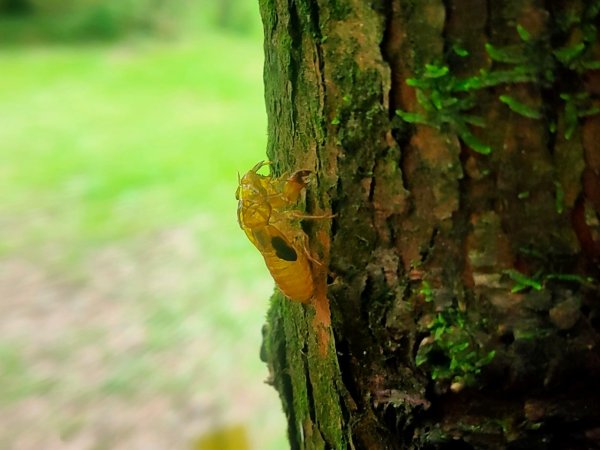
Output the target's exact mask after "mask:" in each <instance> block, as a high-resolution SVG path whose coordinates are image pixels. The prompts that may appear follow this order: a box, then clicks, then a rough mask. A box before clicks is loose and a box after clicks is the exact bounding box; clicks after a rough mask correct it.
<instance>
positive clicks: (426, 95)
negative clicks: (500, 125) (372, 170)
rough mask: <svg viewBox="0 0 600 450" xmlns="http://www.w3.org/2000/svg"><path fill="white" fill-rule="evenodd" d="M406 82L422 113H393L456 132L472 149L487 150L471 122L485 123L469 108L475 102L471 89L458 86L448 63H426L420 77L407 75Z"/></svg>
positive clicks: (481, 124) (405, 119) (480, 124)
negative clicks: (475, 133)
mask: <svg viewBox="0 0 600 450" xmlns="http://www.w3.org/2000/svg"><path fill="white" fill-rule="evenodd" d="M406 84H408V85H409V86H412V87H414V88H415V89H416V96H417V101H418V102H419V104H420V105H421V106H422V109H423V112H422V113H415V112H408V111H402V110H397V111H396V115H397V116H398V117H400V118H401V119H402V120H404V121H405V122H408V123H416V124H422V125H427V126H431V127H434V128H437V129H439V130H447V131H451V132H454V133H456V134H457V135H458V136H459V138H460V139H461V140H462V141H463V142H464V143H465V144H466V145H468V146H469V147H471V148H472V149H473V150H475V151H476V152H479V153H483V154H489V153H490V152H491V148H490V147H489V146H488V145H486V144H484V143H483V142H481V141H479V139H477V138H476V137H475V135H474V134H473V133H472V132H471V130H470V126H477V127H482V126H484V122H483V119H482V118H481V117H478V116H474V115H472V114H468V111H470V110H471V109H473V107H474V106H475V103H476V102H475V97H474V96H473V94H472V93H469V92H466V91H465V90H463V89H459V86H460V85H461V82H460V81H459V80H458V79H457V78H456V77H455V76H454V75H452V74H451V73H450V70H449V68H448V66H446V65H435V64H426V65H425V67H424V71H423V73H422V76H421V77H420V78H409V79H407V80H406Z"/></svg>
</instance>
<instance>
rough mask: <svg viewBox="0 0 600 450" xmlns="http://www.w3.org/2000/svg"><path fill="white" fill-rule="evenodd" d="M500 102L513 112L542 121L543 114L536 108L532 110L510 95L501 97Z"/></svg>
mask: <svg viewBox="0 0 600 450" xmlns="http://www.w3.org/2000/svg"><path fill="white" fill-rule="evenodd" d="M499 99H500V101H501V102H502V103H504V104H505V105H507V106H508V107H509V108H510V110H511V111H513V112H515V113H517V114H519V115H521V116H523V117H528V118H529V119H541V118H542V114H541V112H540V111H538V110H537V109H535V108H532V107H531V106H529V105H526V104H525V103H521V102H520V101H518V100H517V99H515V98H513V97H510V96H508V95H501V96H500V97H499Z"/></svg>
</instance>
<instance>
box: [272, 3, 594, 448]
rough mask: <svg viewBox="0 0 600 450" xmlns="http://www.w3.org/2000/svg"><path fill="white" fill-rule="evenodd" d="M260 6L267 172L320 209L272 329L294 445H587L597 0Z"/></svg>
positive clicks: (277, 303)
mask: <svg viewBox="0 0 600 450" xmlns="http://www.w3.org/2000/svg"><path fill="white" fill-rule="evenodd" d="M260 6H261V14H262V18H263V23H264V29H265V54H266V60H265V84H266V105H267V112H268V116H269V144H268V155H269V158H270V159H271V160H272V161H273V162H274V165H273V171H274V172H275V173H283V172H286V171H289V170H294V169H310V170H312V171H314V173H315V174H314V179H313V182H312V183H311V184H310V185H309V187H308V192H307V195H306V202H305V203H306V204H305V207H306V211H307V212H308V213H310V214H320V213H324V212H325V213H326V212H332V213H333V214H335V217H334V218H333V219H332V220H320V221H319V220H317V221H305V222H306V223H303V228H304V230H305V231H306V233H307V234H308V236H309V242H310V252H311V254H313V255H315V256H316V258H317V259H319V260H321V261H322V262H323V266H319V265H318V264H313V269H314V272H315V274H314V276H315V285H316V289H315V295H314V297H313V299H312V301H311V304H310V305H303V304H300V303H297V302H292V301H290V300H288V299H286V298H285V297H283V296H282V295H281V294H276V295H274V297H273V299H272V304H271V307H270V310H269V313H268V323H267V326H266V327H265V340H264V350H265V351H264V357H265V359H266V360H267V362H268V364H269V366H270V368H271V370H272V381H273V383H274V385H275V387H276V389H277V390H278V391H279V393H280V395H281V400H282V403H283V407H284V410H285V412H286V414H287V417H288V426H289V428H288V430H289V440H290V445H291V448H294V449H300V448H302V449H345V448H353V449H408V448H421V449H473V448H475V449H505V448H510V449H588V448H600V408H599V407H598V405H600V394H599V392H600V389H598V387H597V385H598V381H599V380H600V351H599V345H598V344H599V337H600V334H599V333H600V331H599V328H600V295H599V292H600V288H599V282H598V280H599V278H600V277H599V273H600V268H599V260H600V222H599V220H598V218H599V212H600V115H599V114H598V113H599V112H600V102H599V101H598V100H597V96H598V95H599V94H600V71H599V70H598V69H600V45H599V40H598V36H597V29H596V26H597V24H598V20H599V15H600V14H599V12H600V2H599V1H584V0H563V1H551V0H547V1H546V2H542V1H534V0H501V1H494V2H482V1H475V0H445V1H442V0H420V1H414V0H388V1H384V0H381V1H364V0H312V1H311V0H261V4H260ZM322 267H327V269H326V270H325V269H323V268H322Z"/></svg>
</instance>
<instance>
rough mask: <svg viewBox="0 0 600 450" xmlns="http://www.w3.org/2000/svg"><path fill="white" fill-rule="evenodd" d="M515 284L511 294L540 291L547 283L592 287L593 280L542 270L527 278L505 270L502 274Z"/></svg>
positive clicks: (511, 270) (515, 271)
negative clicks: (555, 282)
mask: <svg viewBox="0 0 600 450" xmlns="http://www.w3.org/2000/svg"><path fill="white" fill-rule="evenodd" d="M503 273H504V274H505V275H508V276H509V277H510V279H511V280H513V281H514V282H515V284H514V286H513V287H512V289H511V292H512V293H516V292H521V291H524V290H526V289H533V290H534V291H541V290H542V289H544V287H545V285H546V283H547V282H549V281H557V282H563V283H576V284H579V285H582V286H590V287H591V286H593V285H594V278H592V277H585V276H582V275H578V274H572V273H549V272H545V271H544V270H542V269H540V270H538V271H537V272H536V273H535V274H534V275H532V276H528V275H526V274H524V273H521V272H519V271H517V270H514V269H509V270H505V271H504V272H503Z"/></svg>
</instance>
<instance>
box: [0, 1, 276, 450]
mask: <svg viewBox="0 0 600 450" xmlns="http://www.w3.org/2000/svg"><path fill="white" fill-rule="evenodd" d="M261 33H262V30H261V25H260V18H259V14H258V2H257V0H219V1H215V0H168V1H167V0H0V417H1V422H2V424H1V426H0V448H1V449H24V450H29V449H31V450H33V449H35V450H39V449H45V450H48V449H76V450H79V449H82V450H85V449H94V450H101V449H111V450H112V449H127V450H130V449H144V450H151V449H157V450H158V449H160V450H163V449H193V450H196V449H213V448H219V449H228V448H235V449H240V450H244V449H246V448H248V449H284V448H286V447H287V444H286V441H285V421H284V417H283V414H282V412H281V408H280V403H279V400H278V397H277V394H276V392H275V390H274V389H272V388H271V387H269V386H267V385H265V384H264V383H263V380H264V379H265V378H266V377H267V370H266V368H265V366H264V364H263V363H261V362H260V360H259V348H260V343H261V333H260V330H261V326H262V324H263V322H264V318H265V313H266V310H267V308H268V297H269V295H270V294H271V292H272V286H273V283H272V281H271V279H270V277H269V276H268V272H267V270H266V268H265V267H264V264H263V261H262V258H261V257H260V255H259V254H258V252H256V251H255V250H254V249H253V247H252V246H251V244H250V243H249V242H247V240H246V238H245V236H244V234H243V233H242V232H241V230H239V228H238V225H237V222H236V212H235V211H236V206H237V205H236V202H235V199H234V192H235V189H236V185H237V172H238V171H239V172H244V171H246V170H248V169H249V168H250V167H251V166H252V165H254V164H255V163H256V162H257V161H259V160H261V159H264V158H265V156H264V151H265V147H266V117H265V112H264V100H263V85H262V61H263V54H262V35H261Z"/></svg>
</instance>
